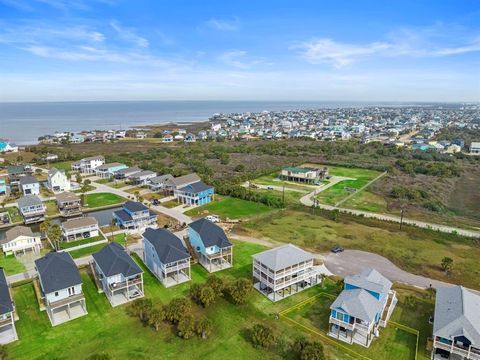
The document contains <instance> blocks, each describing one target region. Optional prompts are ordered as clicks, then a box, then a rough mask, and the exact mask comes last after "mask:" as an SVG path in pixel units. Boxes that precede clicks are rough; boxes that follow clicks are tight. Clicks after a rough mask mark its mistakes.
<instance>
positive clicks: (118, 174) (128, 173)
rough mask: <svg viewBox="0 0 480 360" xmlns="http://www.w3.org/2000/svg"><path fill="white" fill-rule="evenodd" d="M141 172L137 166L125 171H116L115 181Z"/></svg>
mask: <svg viewBox="0 0 480 360" xmlns="http://www.w3.org/2000/svg"><path fill="white" fill-rule="evenodd" d="M141 171H142V169H140V168H139V167H138V166H131V167H129V168H126V169H122V170H118V171H117V172H116V173H115V179H117V180H122V179H126V178H128V177H129V176H131V175H135V174H136V173H139V172H141Z"/></svg>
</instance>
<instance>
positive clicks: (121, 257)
mask: <svg viewBox="0 0 480 360" xmlns="http://www.w3.org/2000/svg"><path fill="white" fill-rule="evenodd" d="M92 256H93V258H94V259H95V262H96V263H97V264H98V266H99V267H100V269H101V270H102V272H103V274H104V275H105V276H107V277H109V276H114V275H118V274H122V275H123V276H124V277H130V276H134V275H138V274H141V273H143V271H142V269H140V267H139V266H138V265H137V263H136V262H135V261H134V260H133V259H132V258H131V257H130V256H129V255H128V254H127V252H126V251H125V249H124V248H123V247H122V246H121V245H120V244H118V243H116V242H112V243H110V244H108V245H106V246H104V247H103V248H102V249H101V250H100V251H98V252H96V253H94V254H92Z"/></svg>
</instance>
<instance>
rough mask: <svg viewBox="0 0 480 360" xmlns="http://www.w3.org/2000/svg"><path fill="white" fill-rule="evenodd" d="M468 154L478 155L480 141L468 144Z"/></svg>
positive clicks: (479, 152) (479, 153)
mask: <svg viewBox="0 0 480 360" xmlns="http://www.w3.org/2000/svg"><path fill="white" fill-rule="evenodd" d="M470 154H472V155H480V142H474V141H473V142H472V143H471V145H470Z"/></svg>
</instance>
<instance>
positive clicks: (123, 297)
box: [104, 274, 144, 307]
mask: <svg viewBox="0 0 480 360" xmlns="http://www.w3.org/2000/svg"><path fill="white" fill-rule="evenodd" d="M104 292H105V294H106V295H107V299H108V301H110V304H111V305H112V307H115V306H119V305H123V304H126V303H128V302H130V301H133V300H136V299H140V298H142V297H143V296H144V290H143V275H142V274H140V275H139V276H137V277H135V278H132V279H127V280H126V281H124V282H121V283H113V284H109V285H108V287H107V288H106V289H104Z"/></svg>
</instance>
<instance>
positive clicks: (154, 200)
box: [152, 199, 160, 206]
mask: <svg viewBox="0 0 480 360" xmlns="http://www.w3.org/2000/svg"><path fill="white" fill-rule="evenodd" d="M152 204H153V205H155V206H158V205H160V201H158V199H153V201H152Z"/></svg>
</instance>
